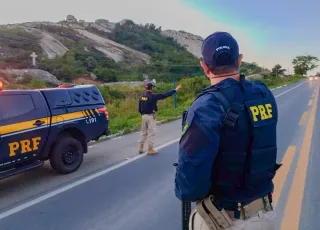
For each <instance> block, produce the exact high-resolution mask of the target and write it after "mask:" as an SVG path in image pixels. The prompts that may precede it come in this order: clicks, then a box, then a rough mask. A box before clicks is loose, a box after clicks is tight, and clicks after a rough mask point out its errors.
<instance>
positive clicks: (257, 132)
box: [184, 76, 281, 197]
mask: <svg viewBox="0 0 320 230" xmlns="http://www.w3.org/2000/svg"><path fill="white" fill-rule="evenodd" d="M240 84H241V89H242V95H237V99H236V100H235V101H232V102H230V99H229V98H228V96H227V95H228V94H229V93H230V91H229V92H228V90H231V91H232V90H234V88H233V87H230V88H226V89H223V87H221V88H218V87H210V88H209V89H208V90H206V91H204V92H203V93H201V94H200V95H199V96H198V97H200V96H202V95H205V94H208V93H210V94H213V95H214V96H215V97H216V98H217V99H218V101H219V102H220V103H221V105H222V107H223V110H224V111H225V116H224V119H223V125H222V127H221V130H220V142H219V151H218V153H217V157H216V159H215V161H214V163H213V168H212V169H213V170H212V189H211V194H213V195H215V197H232V196H233V195H237V193H239V189H240V190H241V189H242V190H246V191H248V190H250V189H251V190H259V187H261V186H265V185H271V186H273V184H272V178H273V177H274V176H275V172H276V170H277V169H278V168H279V167H280V166H281V165H278V164H276V157H277V145H276V123H277V117H278V114H277V108H276V104H275V100H274V98H273V96H272V95H270V94H271V93H270V91H268V90H267V89H266V88H265V87H266V86H264V85H262V84H260V83H259V82H257V83H248V82H247V83H246V82H245V81H244V76H241V80H240ZM184 115H185V114H184Z"/></svg>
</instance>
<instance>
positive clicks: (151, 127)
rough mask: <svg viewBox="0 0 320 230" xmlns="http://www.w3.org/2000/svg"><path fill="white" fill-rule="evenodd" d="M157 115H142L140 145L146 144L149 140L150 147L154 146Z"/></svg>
mask: <svg viewBox="0 0 320 230" xmlns="http://www.w3.org/2000/svg"><path fill="white" fill-rule="evenodd" d="M156 128H157V124H156V115H155V114H151V115H148V114H145V115H142V124H141V136H140V141H139V143H140V144H144V143H145V142H146V140H147V139H148V145H149V146H153V141H152V138H153V137H154V136H155V134H156Z"/></svg>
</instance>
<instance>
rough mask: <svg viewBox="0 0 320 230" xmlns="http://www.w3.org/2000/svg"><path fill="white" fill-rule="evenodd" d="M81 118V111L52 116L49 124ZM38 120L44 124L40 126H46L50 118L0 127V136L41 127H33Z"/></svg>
mask: <svg viewBox="0 0 320 230" xmlns="http://www.w3.org/2000/svg"><path fill="white" fill-rule="evenodd" d="M82 117H84V114H83V112H82V111H78V112H73V113H65V114H60V115H57V116H52V121H51V123H52V124H55V123H59V122H63V121H68V120H73V119H77V118H82ZM38 120H39V121H43V122H44V123H43V124H42V126H46V125H49V124H50V117H43V118H39V119H34V120H29V121H24V122H19V123H15V124H10V125H4V126H0V135H5V134H9V133H16V132H21V131H25V130H28V129H34V128H39V127H41V126H36V125H34V123H35V122H36V121H38Z"/></svg>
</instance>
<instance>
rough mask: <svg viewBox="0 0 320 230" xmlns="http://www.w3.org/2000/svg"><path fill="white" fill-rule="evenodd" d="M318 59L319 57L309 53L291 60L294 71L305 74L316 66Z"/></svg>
mask: <svg viewBox="0 0 320 230" xmlns="http://www.w3.org/2000/svg"><path fill="white" fill-rule="evenodd" d="M318 61H319V59H318V58H317V57H314V56H311V55H307V56H297V57H296V58H295V59H293V61H292V64H293V69H294V73H295V74H301V75H305V74H307V72H308V71H310V70H313V69H315V68H317V67H318V65H317V64H316V63H317V62H318Z"/></svg>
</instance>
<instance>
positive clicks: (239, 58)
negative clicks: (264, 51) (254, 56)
mask: <svg viewBox="0 0 320 230" xmlns="http://www.w3.org/2000/svg"><path fill="white" fill-rule="evenodd" d="M242 59H243V54H240V55H239V57H238V66H240V65H241V62H242Z"/></svg>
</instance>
